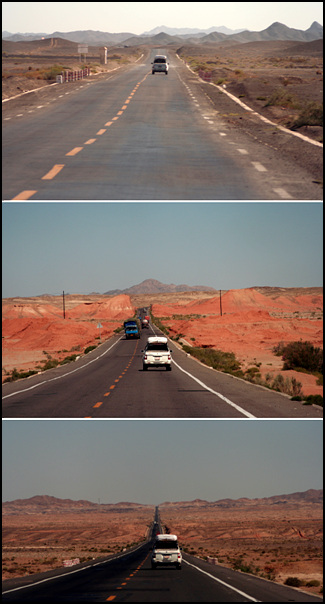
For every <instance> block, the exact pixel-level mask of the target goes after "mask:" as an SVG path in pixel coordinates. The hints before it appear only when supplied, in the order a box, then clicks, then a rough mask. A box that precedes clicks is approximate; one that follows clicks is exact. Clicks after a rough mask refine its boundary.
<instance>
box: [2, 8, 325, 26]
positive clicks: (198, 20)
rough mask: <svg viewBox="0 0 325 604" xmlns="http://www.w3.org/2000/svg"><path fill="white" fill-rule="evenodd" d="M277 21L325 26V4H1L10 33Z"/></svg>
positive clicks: (289, 24)
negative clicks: (324, 9)
mask: <svg viewBox="0 0 325 604" xmlns="http://www.w3.org/2000/svg"><path fill="white" fill-rule="evenodd" d="M275 21H280V22H281V23H284V24H285V25H287V26H288V27H294V28H296V29H303V30H305V29H308V27H310V25H311V24H312V22H313V21H318V23H321V24H322V23H323V2H187V3H186V8H185V10H184V3H183V2H164V3H163V4H150V3H149V2H2V29H3V31H4V30H6V31H10V32H11V33H16V32H20V33H26V32H34V33H53V32H55V31H61V32H68V31H76V30H88V29H92V30H95V31H106V32H111V33H118V32H131V33H134V34H142V33H143V32H145V31H148V30H151V29H153V28H155V27H157V26H160V25H166V26H169V27H191V28H193V27H198V28H201V29H204V28H209V27H211V26H221V25H224V26H226V27H228V28H230V29H249V30H251V31H260V30H262V29H265V28H266V27H268V26H269V25H271V24H272V23H274V22H275Z"/></svg>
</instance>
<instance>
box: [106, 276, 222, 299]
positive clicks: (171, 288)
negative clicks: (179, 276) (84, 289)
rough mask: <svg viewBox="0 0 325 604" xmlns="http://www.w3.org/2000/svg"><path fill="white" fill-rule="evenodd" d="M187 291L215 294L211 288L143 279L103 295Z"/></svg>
mask: <svg viewBox="0 0 325 604" xmlns="http://www.w3.org/2000/svg"><path fill="white" fill-rule="evenodd" d="M189 291H210V292H215V291H216V290H215V289H214V288H213V287H208V286H206V285H184V284H182V285H174V283H170V284H166V283H161V282H160V281H157V280H156V279H145V280H144V281H142V282H141V283H138V284H137V285H132V286H131V287H127V288H126V289H123V290H121V289H113V290H110V291H107V292H105V293H104V295H105V296H117V295H120V294H126V295H128V296H136V295H139V294H164V293H173V292H189Z"/></svg>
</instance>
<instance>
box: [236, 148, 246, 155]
mask: <svg viewBox="0 0 325 604" xmlns="http://www.w3.org/2000/svg"><path fill="white" fill-rule="evenodd" d="M237 151H238V152H239V153H241V154H242V155H248V151H247V149H237Z"/></svg>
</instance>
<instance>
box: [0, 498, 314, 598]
mask: <svg viewBox="0 0 325 604" xmlns="http://www.w3.org/2000/svg"><path fill="white" fill-rule="evenodd" d="M78 507H79V510H78ZM159 510H160V517H161V521H162V525H163V530H164V531H165V530H166V527H167V529H169V531H170V532H171V533H176V534H177V535H178V537H179V541H180V544H181V545H182V547H183V549H184V551H185V552H187V553H190V554H193V555H195V556H199V557H201V558H205V559H207V558H208V559H209V561H210V562H211V563H215V562H217V563H218V564H222V565H224V566H228V567H230V568H234V569H237V570H241V571H242V572H249V573H253V574H256V575H258V576H261V577H264V578H268V579H271V580H273V581H277V582H280V583H284V582H285V581H286V579H287V578H288V577H295V578H297V579H299V580H300V582H301V589H303V590H305V591H310V592H312V593H316V594H319V593H321V590H322V582H323V578H322V539H323V528H322V510H323V506H322V491H307V492H305V493H297V494H292V495H289V496H286V495H282V496H276V497H274V498H267V499H246V498H244V499H239V500H229V499H227V500H221V501H217V502H207V501H203V500H195V501H192V502H176V503H171V502H165V503H162V504H161V505H160V506H159ZM153 514H154V507H153V506H150V505H148V506H141V505H138V504H127V503H120V504H116V505H112V504H110V505H103V504H101V505H98V506H97V505H96V504H90V505H89V502H88V503H87V502H71V501H69V500H57V499H55V498H48V497H35V498H31V499H30V500H18V501H17V502H7V503H5V504H3V571H2V577H3V579H7V578H11V577H15V576H23V575H26V574H31V573H36V572H41V571H44V570H48V569H51V568H58V567H60V566H61V567H62V565H63V561H64V560H69V559H76V558H79V559H80V561H85V560H89V559H92V558H95V557H96V558H97V557H99V558H100V557H103V556H105V555H107V554H110V553H114V552H116V551H120V550H122V549H123V548H125V547H128V546H130V545H133V544H135V543H137V542H140V541H143V540H144V539H145V537H146V535H147V531H148V527H149V525H150V524H151V522H152V520H153Z"/></svg>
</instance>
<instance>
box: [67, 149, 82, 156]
mask: <svg viewBox="0 0 325 604" xmlns="http://www.w3.org/2000/svg"><path fill="white" fill-rule="evenodd" d="M82 150H83V147H74V149H71V151H69V152H68V153H66V156H72V155H77V153H79V152H80V151H82Z"/></svg>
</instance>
